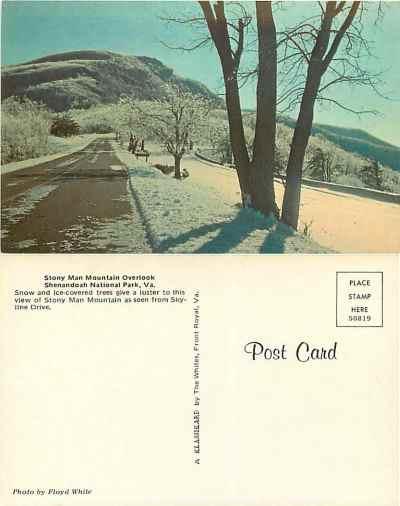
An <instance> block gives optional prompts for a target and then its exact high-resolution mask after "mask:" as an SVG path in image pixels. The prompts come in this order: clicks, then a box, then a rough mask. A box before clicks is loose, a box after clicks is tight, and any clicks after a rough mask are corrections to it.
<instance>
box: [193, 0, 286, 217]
mask: <svg viewBox="0 0 400 506" xmlns="http://www.w3.org/2000/svg"><path fill="white" fill-rule="evenodd" d="M199 4H200V6H201V8H202V11H203V14H204V18H205V20H206V23H207V27H208V30H209V33H210V36H211V39H212V41H213V44H214V46H215V48H216V50H217V52H218V56H219V59H220V62H221V68H222V74H223V78H224V86H225V99H226V108H227V113H228V121H229V131H230V140H231V146H232V152H233V157H234V160H235V165H236V168H237V173H238V178H239V184H240V189H241V193H242V202H243V206H244V207H254V208H255V209H258V210H260V211H261V212H263V213H264V214H270V213H271V212H272V213H274V214H275V215H278V214H279V210H278V208H277V205H276V202H275V190H274V178H273V169H274V159H275V129H276V63H277V60H276V29H275V23H274V19H273V15H272V7H271V2H256V21H257V34H258V84H257V113H256V114H257V119H256V128H255V137H254V145H253V156H252V159H250V156H249V153H248V150H247V148H246V140H245V135H244V127H243V116H242V108H241V103H240V95H239V82H238V73H239V68H240V63H241V59H242V55H243V51H244V47H245V35H246V28H247V27H248V26H249V25H250V23H251V21H252V18H251V16H249V15H248V14H247V12H246V11H245V9H244V8H243V7H241V9H242V15H241V16H239V17H238V19H237V20H235V22H232V21H228V19H227V17H226V14H225V5H224V2H221V1H219V2H215V3H214V4H213V5H212V4H211V2H199Z"/></svg>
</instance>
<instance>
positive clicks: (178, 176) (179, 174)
mask: <svg viewBox="0 0 400 506" xmlns="http://www.w3.org/2000/svg"><path fill="white" fill-rule="evenodd" d="M174 160H175V173H174V177H175V178H176V179H182V171H181V160H182V157H180V156H179V155H174Z"/></svg>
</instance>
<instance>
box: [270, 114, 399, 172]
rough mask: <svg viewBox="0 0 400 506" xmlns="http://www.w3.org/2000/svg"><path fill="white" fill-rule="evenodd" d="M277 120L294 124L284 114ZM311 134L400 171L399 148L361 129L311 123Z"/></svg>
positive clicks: (291, 125) (286, 123) (289, 124)
mask: <svg viewBox="0 0 400 506" xmlns="http://www.w3.org/2000/svg"><path fill="white" fill-rule="evenodd" d="M279 121H280V122H281V123H283V124H284V125H287V126H289V127H291V128H294V126H295V121H294V120H293V119H292V118H288V117H286V116H282V117H280V118H279ZM312 134H313V135H319V136H321V137H324V138H325V139H328V140H329V141H331V142H333V143H334V144H336V145H337V146H339V147H341V148H342V149H344V150H346V151H349V152H351V153H356V154H358V155H361V156H363V157H366V158H371V159H376V160H378V161H379V162H381V163H382V164H383V165H386V166H388V167H391V168H392V169H394V170H397V171H400V148H399V147H397V146H394V145H393V144H389V143H388V142H385V141H382V140H381V139H378V138H377V137H374V136H373V135H370V134H369V133H367V132H364V131H363V130H359V129H354V128H343V127H336V126H331V125H322V124H318V123H316V124H314V125H313V128H312Z"/></svg>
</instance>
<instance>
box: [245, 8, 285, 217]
mask: <svg viewBox="0 0 400 506" xmlns="http://www.w3.org/2000/svg"><path fill="white" fill-rule="evenodd" d="M256 13H257V29H258V62H259V64H258V81H257V117H256V127H255V136H254V145H253V162H252V164H251V171H250V192H251V197H252V204H253V207H255V208H256V209H258V210H259V211H261V212H262V213H264V214H266V215H268V214H270V213H273V214H274V215H275V216H277V217H279V209H278V206H277V205H276V201H275V188H274V164H275V136H276V79H277V49H276V29H275V23H274V19H273V15H272V6H271V2H256Z"/></svg>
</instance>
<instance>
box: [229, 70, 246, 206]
mask: <svg viewBox="0 0 400 506" xmlns="http://www.w3.org/2000/svg"><path fill="white" fill-rule="evenodd" d="M224 82H225V99H226V109H227V112H228V123H229V137H230V143H231V149H232V154H233V159H234V162H235V166H236V170H237V175H238V179H239V186H240V191H241V194H242V204H243V207H248V206H249V204H250V202H251V196H250V188H249V172H250V160H249V155H248V152H247V147H246V141H245V136H244V128H243V118H242V109H241V105H240V96H239V86H238V82H237V78H236V76H233V75H232V73H231V72H229V70H227V69H224ZM249 201H250V202H249Z"/></svg>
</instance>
